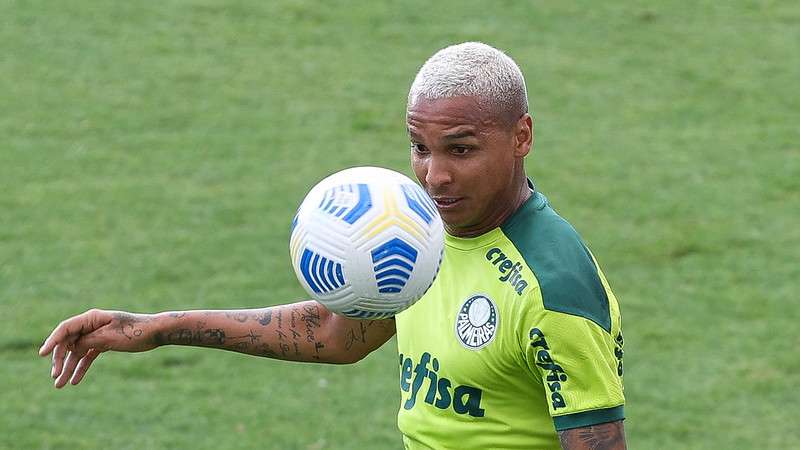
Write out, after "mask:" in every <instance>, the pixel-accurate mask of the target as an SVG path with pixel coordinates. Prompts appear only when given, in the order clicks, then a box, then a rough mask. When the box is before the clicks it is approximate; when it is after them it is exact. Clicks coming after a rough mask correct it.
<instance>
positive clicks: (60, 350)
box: [50, 345, 67, 378]
mask: <svg viewBox="0 0 800 450" xmlns="http://www.w3.org/2000/svg"><path fill="white" fill-rule="evenodd" d="M66 353H67V348H66V346H65V345H56V346H55V350H54V351H53V363H52V365H53V367H52V368H51V369H50V376H51V377H53V378H57V377H58V376H59V375H60V374H61V369H63V368H64V356H65V355H66Z"/></svg>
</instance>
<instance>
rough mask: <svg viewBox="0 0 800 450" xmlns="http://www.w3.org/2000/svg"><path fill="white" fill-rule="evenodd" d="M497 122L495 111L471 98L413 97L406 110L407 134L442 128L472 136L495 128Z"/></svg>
mask: <svg viewBox="0 0 800 450" xmlns="http://www.w3.org/2000/svg"><path fill="white" fill-rule="evenodd" d="M498 119H499V118H498V117H497V113H496V112H495V111H492V110H491V109H490V108H487V107H486V105H485V104H483V102H481V101H480V100H479V99H477V98H475V97H452V98H443V99H436V100H430V99H426V98H417V99H416V100H415V101H414V102H413V103H410V104H409V105H408V109H407V111H406V123H407V128H408V130H409V133H411V132H412V131H413V130H414V129H417V128H425V127H428V126H437V127H444V128H445V129H447V131H448V132H453V133H467V132H472V133H476V132H477V131H478V129H480V128H483V127H491V126H494V125H497V124H498V123H499V120H498Z"/></svg>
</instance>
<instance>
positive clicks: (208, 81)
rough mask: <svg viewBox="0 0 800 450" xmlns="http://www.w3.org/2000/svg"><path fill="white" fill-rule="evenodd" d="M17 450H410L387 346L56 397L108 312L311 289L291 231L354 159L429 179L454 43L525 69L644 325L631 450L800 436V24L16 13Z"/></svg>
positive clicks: (7, 119)
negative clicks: (424, 124) (61, 353)
mask: <svg viewBox="0 0 800 450" xmlns="http://www.w3.org/2000/svg"><path fill="white" fill-rule="evenodd" d="M0 17H2V18H3V19H2V24H3V26H2V27H0V54H2V55H3V57H2V58H0V74H2V76H0V105H3V112H4V113H3V114H2V115H0V317H2V323H3V326H2V327H0V356H1V357H2V359H3V362H4V363H3V364H2V366H0V384H2V385H3V386H4V389H3V394H2V399H3V408H2V409H1V410H0V447H2V448H62V447H73V448H74V447H79V448H108V447H115V448H186V447H190V446H192V447H198V448H255V447H259V448H275V449H287V448H297V449H311V450H314V449H318V450H321V449H349V448H387V449H391V448H400V447H401V443H400V438H399V434H398V432H397V431H396V427H395V424H394V421H395V412H396V408H397V404H398V401H399V396H398V390H397V368H396V356H395V348H394V344H393V342H390V343H389V344H387V345H386V346H385V347H384V348H382V349H381V350H380V351H378V352H377V353H376V354H374V355H372V356H370V358H368V359H367V360H365V361H363V362H361V363H359V364H357V365H355V366H350V367H328V366H312V365H301V364H286V363H276V362H272V361H266V360H259V359H255V358H247V357H243V356H239V355H235V354H228V353H225V352H214V351H209V350H200V349H185V348H177V349H176V348H166V349H159V350H157V351H155V352H152V353H149V354H141V355H120V354H109V355H104V356H102V357H101V359H100V360H99V361H98V362H97V363H96V364H95V367H94V368H93V369H92V371H91V372H90V373H89V374H88V376H87V380H86V382H85V383H84V384H83V385H81V386H80V387H79V388H77V389H66V390H64V391H55V390H54V389H52V388H51V387H50V383H51V381H50V379H49V377H48V376H47V372H48V367H49V365H48V362H47V361H46V360H40V359H38V358H37V357H36V356H35V351H36V348H37V347H38V344H39V343H40V342H41V340H42V339H43V338H44V336H45V335H46V334H47V333H48V332H49V331H50V329H51V328H52V326H54V325H55V324H56V323H57V322H58V321H59V320H60V319H62V318H64V317H65V316H67V315H71V314H74V313H76V312H80V311H82V310H84V309H87V308H89V307H104V308H117V309H127V310H133V311H157V310H167V309H184V308H234V307H248V306H262V305H270V304H277V303H284V302H287V301H291V300H294V299H298V298H301V297H303V294H302V291H301V289H300V287H299V285H298V284H297V282H296V280H295V279H294V275H293V273H292V272H291V267H290V264H289V260H288V256H287V254H288V251H287V239H288V225H289V221H290V219H291V216H292V213H293V211H294V208H295V207H296V205H297V204H298V203H299V201H300V199H301V198H302V196H303V195H304V194H305V192H306V191H307V189H308V188H309V187H310V186H311V185H312V184H313V183H314V182H315V181H316V180H318V179H320V178H322V177H323V176H325V175H326V174H328V173H330V172H332V171H335V170H338V169H340V168H342V167H345V166H351V165H365V164H376V165H383V166H387V167H392V168H395V169H398V170H402V171H404V172H406V173H409V171H408V167H407V166H408V162H407V159H408V153H407V142H406V138H405V132H404V120H403V115H404V106H405V103H404V101H405V95H406V91H407V88H408V85H409V84H410V81H411V78H412V77H413V74H414V72H415V70H416V69H417V68H418V67H419V65H420V64H421V63H422V62H423V61H424V59H425V58H426V57H427V56H429V55H430V54H431V53H432V52H433V51H435V50H436V49H438V48H440V47H442V46H444V45H447V44H449V43H454V42H459V41H463V40H483V41H486V42H489V43H491V44H494V45H496V46H498V47H500V48H503V49H506V50H507V51H508V52H509V53H510V54H511V55H512V56H513V57H514V58H515V59H516V60H517V61H518V62H519V64H520V65H521V67H522V69H523V71H524V72H525V74H526V76H527V81H528V89H529V93H530V97H531V102H532V106H533V110H534V116H535V118H536V145H535V150H534V152H533V155H532V156H531V157H529V160H528V171H529V173H530V174H531V175H532V176H533V177H534V178H535V180H536V182H537V185H538V186H539V188H540V189H541V190H542V191H544V192H545V193H546V194H547V195H548V197H549V198H550V199H551V201H552V202H553V204H554V206H555V207H556V208H557V209H558V210H559V211H560V212H561V213H562V215H564V216H565V217H567V218H568V219H569V220H570V221H571V222H572V223H573V224H574V225H575V226H576V228H578V230H579V231H580V232H581V233H582V234H583V236H584V238H585V239H586V240H587V241H588V242H589V243H590V245H591V246H592V249H593V251H594V253H595V254H596V255H597V257H598V259H599V260H600V262H601V264H602V265H603V267H604V269H605V271H606V274H607V275H608V277H609V279H610V282H611V283H612V286H613V288H614V289H615V292H616V293H617V296H618V297H619V298H620V301H621V304H622V311H623V319H624V324H625V326H624V329H625V336H626V357H625V364H626V396H627V399H628V405H627V407H626V411H627V416H628V418H627V420H626V425H625V426H626V431H627V434H628V441H629V444H630V446H631V448H646V449H650V448H652V449H659V448H682V449H683V448H685V449H692V448H696V449H714V448H719V449H728V448H737V449H738V448H741V449H745V448H789V447H791V446H793V445H797V442H800V432H798V429H797V427H796V422H797V421H796V420H795V419H794V418H795V417H797V416H798V414H800V407H799V406H798V405H800V397H799V396H800V394H798V392H800V390H798V383H799V381H798V376H797V374H798V373H800V363H798V360H797V358H796V349H797V347H798V345H800V340H798V337H797V333H796V332H794V331H792V330H796V324H797V323H798V320H799V319H800V307H798V305H797V297H798V294H800V289H798V284H797V280H798V279H799V278H800V273H798V272H799V270H798V264H797V262H798V260H800V258H799V256H800V254H799V253H800V251H798V249H800V231H798V230H800V227H798V226H797V225H798V214H797V211H798V210H800V182H798V180H800V144H798V142H800V128H798V126H797V124H798V123H800V93H798V92H799V91H798V90H797V88H796V86H797V80H798V79H800V7H798V6H796V5H794V4H792V3H790V2H778V1H775V2H772V1H736V2H726V3H724V4H719V3H718V2H710V1H704V2H695V3H693V4H691V5H687V4H686V3H684V2H677V1H672V2H645V1H638V2H626V3H624V4H614V3H609V4H597V3H596V2H574V3H569V4H555V3H552V2H541V1H535V2H511V1H505V2H497V3H494V4H493V6H491V7H487V6H485V4H484V3H482V2H435V4H430V3H429V2H409V3H404V4H399V3H388V4H378V3H375V4H369V6H367V4H366V3H358V2H349V3H345V4H342V5H333V4H327V3H318V2H311V1H302V0H297V1H290V2H251V1H232V2H227V4H226V5H225V6H224V7H223V6H219V4H218V2H210V1H163V2H158V3H140V2H132V3H119V2H117V3H101V2H88V1H84V2H72V3H69V4H61V3H59V4H58V5H54V4H52V3H51V2H43V1H13V0H7V1H4V2H0Z"/></svg>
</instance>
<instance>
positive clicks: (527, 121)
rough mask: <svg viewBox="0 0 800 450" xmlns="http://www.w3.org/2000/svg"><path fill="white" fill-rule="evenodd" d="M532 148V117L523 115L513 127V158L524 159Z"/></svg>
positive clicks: (526, 114)
mask: <svg viewBox="0 0 800 450" xmlns="http://www.w3.org/2000/svg"><path fill="white" fill-rule="evenodd" d="M531 148H533V117H531V115H530V114H528V113H525V114H523V115H522V117H520V118H519V120H517V123H516V125H514V156H516V157H518V158H524V157H525V156H527V155H528V153H530V151H531Z"/></svg>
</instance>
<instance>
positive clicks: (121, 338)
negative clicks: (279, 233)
mask: <svg viewBox="0 0 800 450" xmlns="http://www.w3.org/2000/svg"><path fill="white" fill-rule="evenodd" d="M394 333H395V326H394V319H386V320H372V321H361V320H353V319H348V318H346V317H343V316H339V315H336V314H333V313H331V312H330V311H328V310H327V309H325V307H323V306H322V305H320V304H319V303H317V302H315V301H306V302H300V303H292V304H288V305H280V306H274V307H270V308H262V309H243V310H229V311H217V310H210V311H180V312H165V313H158V314H132V313H127V312H122V311H104V310H98V309H93V310H90V311H87V312H85V313H83V314H80V315H77V316H74V317H72V318H70V319H67V320H65V321H63V322H61V323H60V324H59V325H58V327H56V329H55V330H53V332H52V333H51V334H50V336H49V337H48V338H47V340H45V342H44V344H43V345H42V347H41V349H40V350H39V354H40V355H41V356H46V355H48V354H50V353H51V352H52V353H53V366H52V371H51V375H52V376H53V378H55V379H56V381H55V386H56V387H59V388H60V387H63V386H64V385H66V384H67V382H68V381H71V383H72V384H78V383H79V382H80V381H81V380H82V379H83V376H84V375H85V374H86V371H87V370H88V369H89V367H90V366H91V364H92V362H94V360H95V359H96V358H97V356H99V355H100V353H102V352H105V351H109V350H114V351H123V352H142V351H147V350H151V349H154V348H156V347H159V346H162V345H191V346H198V347H211V348H219V349H223V350H232V351H236V352H240V353H247V354H250V355H255V356H264V357H268V358H276V359H284V360H290V361H307V362H321V363H332V364H347V363H353V362H356V361H359V360H360V359H361V358H363V357H364V356H366V355H367V354H369V353H370V352H371V351H373V350H375V349H377V348H378V347H380V346H381V345H383V344H384V343H385V342H386V341H387V340H389V339H390V338H391V337H392V336H393V335H394Z"/></svg>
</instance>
